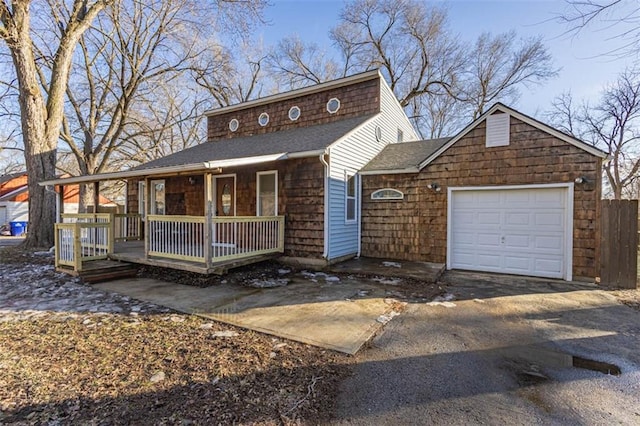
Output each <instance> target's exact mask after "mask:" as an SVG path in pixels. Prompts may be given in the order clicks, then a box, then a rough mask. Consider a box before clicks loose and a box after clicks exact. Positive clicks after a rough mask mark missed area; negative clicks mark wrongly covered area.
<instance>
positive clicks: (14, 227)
mask: <svg viewBox="0 0 640 426" xmlns="http://www.w3.org/2000/svg"><path fill="white" fill-rule="evenodd" d="M9 226H10V227H11V235H12V236H14V237H19V236H20V235H24V234H26V233H27V222H9Z"/></svg>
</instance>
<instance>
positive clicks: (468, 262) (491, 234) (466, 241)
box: [447, 184, 573, 280]
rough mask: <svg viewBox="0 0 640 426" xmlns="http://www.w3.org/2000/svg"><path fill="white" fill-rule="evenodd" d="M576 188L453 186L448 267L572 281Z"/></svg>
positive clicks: (449, 224)
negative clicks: (573, 220) (573, 202)
mask: <svg viewBox="0 0 640 426" xmlns="http://www.w3.org/2000/svg"><path fill="white" fill-rule="evenodd" d="M572 189H573V187H572V185H570V184H561V185H537V186H515V187H506V186H505V187H488V188H473V187H471V188H449V198H448V199H449V203H448V221H447V222H448V227H447V234H448V238H447V240H448V242H449V244H448V245H447V249H448V250H447V268H448V269H464V270H472V271H485V272H499V273H506V274H516V275H528V276H537V277H545V278H561V279H567V280H570V279H571V269H572V268H571V246H572V244H571V241H572V229H573V224H572V212H573V208H572V203H571V200H572V199H573V194H572Z"/></svg>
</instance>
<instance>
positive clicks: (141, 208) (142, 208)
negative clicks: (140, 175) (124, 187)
mask: <svg viewBox="0 0 640 426" xmlns="http://www.w3.org/2000/svg"><path fill="white" fill-rule="evenodd" d="M146 194H147V192H146V191H145V184H144V181H143V180H141V181H140V182H138V214H139V215H140V216H141V217H142V219H143V220H144V219H145V218H146V216H147V214H146V209H147V203H146V201H147V196H146Z"/></svg>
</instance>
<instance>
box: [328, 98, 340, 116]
mask: <svg viewBox="0 0 640 426" xmlns="http://www.w3.org/2000/svg"><path fill="white" fill-rule="evenodd" d="M339 109H340V99H338V98H331V99H329V102H327V111H329V114H335V113H336V112H338V110H339Z"/></svg>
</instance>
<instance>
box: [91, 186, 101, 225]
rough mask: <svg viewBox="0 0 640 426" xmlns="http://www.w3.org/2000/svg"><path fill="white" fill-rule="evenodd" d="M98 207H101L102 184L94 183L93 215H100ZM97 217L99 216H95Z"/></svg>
mask: <svg viewBox="0 0 640 426" xmlns="http://www.w3.org/2000/svg"><path fill="white" fill-rule="evenodd" d="M98 206H100V182H93V213H94V214H97V213H98ZM94 217H97V216H94Z"/></svg>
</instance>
